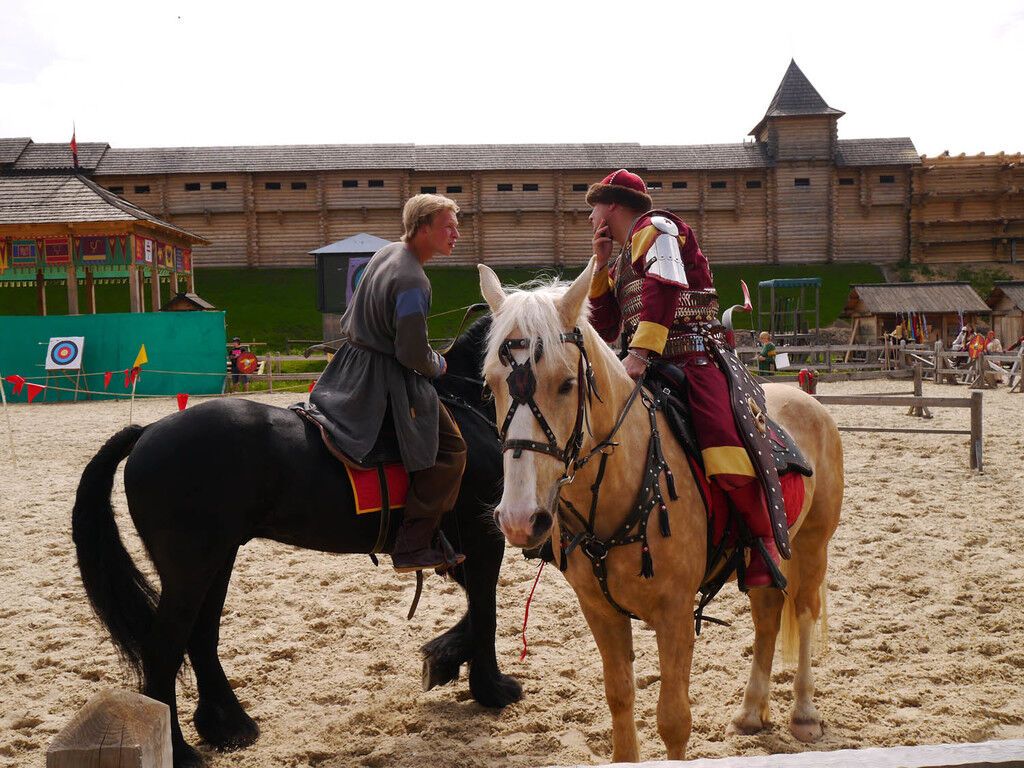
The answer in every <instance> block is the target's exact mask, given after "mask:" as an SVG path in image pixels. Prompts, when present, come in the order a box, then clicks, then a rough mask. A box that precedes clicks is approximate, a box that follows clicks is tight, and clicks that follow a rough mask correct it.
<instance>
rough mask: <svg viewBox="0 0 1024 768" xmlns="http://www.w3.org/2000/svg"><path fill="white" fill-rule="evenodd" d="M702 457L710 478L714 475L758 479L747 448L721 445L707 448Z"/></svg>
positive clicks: (702, 452)
mask: <svg viewBox="0 0 1024 768" xmlns="http://www.w3.org/2000/svg"><path fill="white" fill-rule="evenodd" d="M701 456H703V457H704V470H705V471H706V472H707V473H708V477H711V476H713V475H740V476H742V477H756V475H755V474H754V465H753V464H751V463H750V457H749V456H748V455H747V449H746V448H739V447H734V446H731V445H720V446H717V447H714V448H705V449H704V450H703V451H701Z"/></svg>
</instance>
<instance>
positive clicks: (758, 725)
mask: <svg viewBox="0 0 1024 768" xmlns="http://www.w3.org/2000/svg"><path fill="white" fill-rule="evenodd" d="M763 729H764V723H762V722H761V718H759V717H757V716H756V715H750V714H740V715H737V716H736V717H734V718H733V719H732V722H730V723H729V726H728V727H727V728H726V729H725V735H726V736H753V735H754V734H755V733H760V732H761V731H762V730H763Z"/></svg>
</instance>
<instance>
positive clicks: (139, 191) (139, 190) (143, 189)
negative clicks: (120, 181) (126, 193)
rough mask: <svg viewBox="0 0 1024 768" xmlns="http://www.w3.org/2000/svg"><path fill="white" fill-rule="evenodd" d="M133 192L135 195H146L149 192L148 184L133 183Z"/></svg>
mask: <svg viewBox="0 0 1024 768" xmlns="http://www.w3.org/2000/svg"><path fill="white" fill-rule="evenodd" d="M135 194H136V195H148V194H149V184H136V185H135Z"/></svg>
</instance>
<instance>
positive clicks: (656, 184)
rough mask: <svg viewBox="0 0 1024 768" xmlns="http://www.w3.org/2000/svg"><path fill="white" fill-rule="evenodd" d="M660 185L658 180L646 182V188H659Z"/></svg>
mask: <svg viewBox="0 0 1024 768" xmlns="http://www.w3.org/2000/svg"><path fill="white" fill-rule="evenodd" d="M661 187H662V184H661V182H660V181H648V182H647V188H648V189H661Z"/></svg>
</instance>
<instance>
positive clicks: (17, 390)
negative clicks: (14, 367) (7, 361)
mask: <svg viewBox="0 0 1024 768" xmlns="http://www.w3.org/2000/svg"><path fill="white" fill-rule="evenodd" d="M4 381H9V382H10V383H11V387H12V389H13V390H14V394H16V395H20V394H21V388H22V387H24V386H25V377H24V376H19V375H17V374H16V373H15V374H11V375H10V376H5V377H4Z"/></svg>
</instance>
